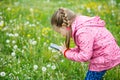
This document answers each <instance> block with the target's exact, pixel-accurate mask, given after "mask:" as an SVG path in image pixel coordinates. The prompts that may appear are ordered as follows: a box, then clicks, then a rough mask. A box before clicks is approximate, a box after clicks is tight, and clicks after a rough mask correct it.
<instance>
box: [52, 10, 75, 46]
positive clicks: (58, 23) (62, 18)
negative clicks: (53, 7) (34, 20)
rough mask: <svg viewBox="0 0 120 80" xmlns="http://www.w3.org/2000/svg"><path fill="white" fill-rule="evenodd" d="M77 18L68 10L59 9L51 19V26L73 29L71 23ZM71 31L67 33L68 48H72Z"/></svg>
mask: <svg viewBox="0 0 120 80" xmlns="http://www.w3.org/2000/svg"><path fill="white" fill-rule="evenodd" d="M75 17H76V14H75V13H74V12H73V11H71V10H69V9H66V8H59V9H58V10H57V11H56V12H55V13H54V14H53V15H52V18H51V24H52V25H53V26H55V27H62V26H65V27H66V28H71V22H72V20H73V19H74V18H75ZM71 32H72V31H71V29H70V30H68V31H67V34H66V41H65V44H66V47H67V48H69V46H70V37H71Z"/></svg>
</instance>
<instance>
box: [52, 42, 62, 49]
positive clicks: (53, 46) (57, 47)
mask: <svg viewBox="0 0 120 80" xmlns="http://www.w3.org/2000/svg"><path fill="white" fill-rule="evenodd" d="M50 47H51V48H53V49H55V50H57V51H60V50H61V46H58V45H57V44H54V43H51V44H50Z"/></svg>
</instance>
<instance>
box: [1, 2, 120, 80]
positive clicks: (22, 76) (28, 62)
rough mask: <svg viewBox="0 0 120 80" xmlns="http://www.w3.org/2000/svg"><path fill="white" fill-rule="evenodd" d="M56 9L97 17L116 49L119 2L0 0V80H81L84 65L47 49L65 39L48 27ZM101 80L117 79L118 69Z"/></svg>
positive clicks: (119, 30)
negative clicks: (61, 8)
mask: <svg viewBox="0 0 120 80" xmlns="http://www.w3.org/2000/svg"><path fill="white" fill-rule="evenodd" d="M59 7H66V8H69V9H71V10H73V11H74V12H76V13H78V14H83V15H87V16H100V17H101V19H103V20H104V21H105V22H106V28H107V29H108V30H109V31H110V32H111V33H112V34H113V35H114V37H115V38H116V41H117V43H118V45H119V46H120V1H119V0H0V80H84V77H85V75H86V72H87V70H88V67H87V65H88V64H87V63H83V62H81V63H78V62H74V61H70V60H68V59H66V58H64V56H63V55H61V54H60V53H59V52H58V51H55V50H54V49H51V48H50V47H49V45H50V43H56V44H60V43H62V42H64V40H65V38H63V37H62V36H61V35H60V34H58V33H56V32H55V31H53V30H52V26H51V24H50V19H51V16H52V14H53V13H54V11H55V10H56V9H58V8H59ZM71 47H74V42H73V40H71ZM103 80H120V67H119V66H117V67H115V68H113V69H111V70H109V71H107V73H106V74H105V76H104V78H103Z"/></svg>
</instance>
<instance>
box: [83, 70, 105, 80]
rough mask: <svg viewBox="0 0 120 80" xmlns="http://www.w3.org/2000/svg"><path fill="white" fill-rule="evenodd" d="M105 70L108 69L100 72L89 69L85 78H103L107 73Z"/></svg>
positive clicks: (86, 79) (98, 79)
mask: <svg viewBox="0 0 120 80" xmlns="http://www.w3.org/2000/svg"><path fill="white" fill-rule="evenodd" d="M105 72H106V70H104V71H100V72H98V71H90V70H88V72H87V74H86V77H85V80H102V77H103V75H104V74H105Z"/></svg>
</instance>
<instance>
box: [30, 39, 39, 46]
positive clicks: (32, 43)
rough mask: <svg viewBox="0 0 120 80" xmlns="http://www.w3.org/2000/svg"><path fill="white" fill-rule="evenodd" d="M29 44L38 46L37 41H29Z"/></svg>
mask: <svg viewBox="0 0 120 80" xmlns="http://www.w3.org/2000/svg"><path fill="white" fill-rule="evenodd" d="M29 43H30V44H31V45H36V44H37V41H35V40H32V39H30V40H29Z"/></svg>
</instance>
